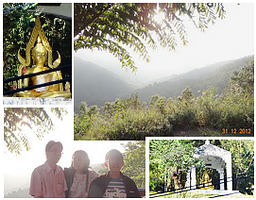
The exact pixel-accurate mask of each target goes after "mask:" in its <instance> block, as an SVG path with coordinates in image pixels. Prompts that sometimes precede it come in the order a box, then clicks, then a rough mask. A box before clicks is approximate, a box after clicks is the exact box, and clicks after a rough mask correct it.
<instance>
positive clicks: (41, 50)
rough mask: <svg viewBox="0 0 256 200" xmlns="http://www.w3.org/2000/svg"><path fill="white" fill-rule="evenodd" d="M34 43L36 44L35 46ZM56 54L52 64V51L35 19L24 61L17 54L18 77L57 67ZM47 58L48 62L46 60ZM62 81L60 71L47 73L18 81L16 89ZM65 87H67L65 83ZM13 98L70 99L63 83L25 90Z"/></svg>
mask: <svg viewBox="0 0 256 200" xmlns="http://www.w3.org/2000/svg"><path fill="white" fill-rule="evenodd" d="M35 43H36V44H35ZM31 49H32V60H33V65H32V66H31V67H28V66H30V62H31V58H30V57H31V56H30V52H31ZM57 53H58V58H57V59H56V60H55V61H54V62H53V63H52V49H51V46H50V44H49V42H48V40H47V38H46V36H45V35H44V32H43V30H42V27H41V23H40V20H39V18H38V17H37V18H36V23H35V27H34V29H33V31H32V34H31V37H30V40H29V42H28V44H27V47H26V59H24V58H23V57H22V56H21V55H20V50H19V52H18V59H19V61H20V63H21V65H20V66H19V68H18V75H19V76H21V75H27V74H34V73H38V72H42V71H46V70H49V69H53V68H56V67H58V66H59V64H60V63H61V56H60V54H59V52H58V51H57ZM47 58H48V60H47ZM46 61H48V66H49V67H47V66H45V63H46ZM61 79H62V74H61V71H54V72H49V73H46V74H40V75H36V76H33V77H29V78H24V80H22V79H20V80H19V81H18V88H23V87H28V86H31V85H32V86H33V85H39V84H44V83H48V82H51V81H57V80H61ZM65 85H69V83H68V82H67V83H66V84H65ZM15 96H19V97H65V98H69V97H71V93H70V90H64V88H63V83H57V84H54V85H49V86H44V87H39V88H35V89H31V90H25V91H22V92H18V93H16V94H15Z"/></svg>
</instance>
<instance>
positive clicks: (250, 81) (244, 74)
mask: <svg viewBox="0 0 256 200" xmlns="http://www.w3.org/2000/svg"><path fill="white" fill-rule="evenodd" d="M237 86H238V87H237ZM231 87H232V89H233V91H236V92H237V91H240V90H239V88H241V89H242V91H243V93H248V94H250V95H251V94H253V92H254V60H252V61H251V62H250V63H248V65H246V66H243V67H242V69H241V70H240V71H239V72H234V74H233V76H231Z"/></svg>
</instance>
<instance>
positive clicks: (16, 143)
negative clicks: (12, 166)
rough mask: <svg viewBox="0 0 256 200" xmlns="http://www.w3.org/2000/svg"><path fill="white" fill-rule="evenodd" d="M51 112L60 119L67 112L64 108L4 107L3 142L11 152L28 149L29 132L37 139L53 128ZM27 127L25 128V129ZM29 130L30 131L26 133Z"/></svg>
mask: <svg viewBox="0 0 256 200" xmlns="http://www.w3.org/2000/svg"><path fill="white" fill-rule="evenodd" d="M51 113H53V114H54V115H55V116H56V117H57V118H59V119H60V120H62V118H63V116H64V115H65V114H67V111H66V110H65V109H64V108H51V109H50V110H47V109H44V108H5V109H4V142H5V144H6V147H7V149H8V150H9V151H10V152H11V153H15V154H20V153H21V151H22V150H27V151H28V150H29V149H30V142H31V137H32V136H31V135H30V134H31V132H32V133H34V134H35V136H36V137H37V138H38V139H41V138H43V137H44V136H45V134H47V133H49V132H50V131H51V130H53V128H54V124H53V121H52V116H51ZM26 128H27V130H26ZM28 130H30V131H31V132H30V133H28V132H29V131H28Z"/></svg>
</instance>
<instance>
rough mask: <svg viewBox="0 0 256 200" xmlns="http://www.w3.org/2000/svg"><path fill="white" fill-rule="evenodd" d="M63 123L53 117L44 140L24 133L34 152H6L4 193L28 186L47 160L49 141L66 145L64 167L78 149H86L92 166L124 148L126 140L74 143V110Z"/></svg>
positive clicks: (62, 159) (68, 164)
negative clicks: (49, 130) (32, 176)
mask: <svg viewBox="0 0 256 200" xmlns="http://www.w3.org/2000/svg"><path fill="white" fill-rule="evenodd" d="M68 111H69V114H68V115H66V116H65V118H64V119H63V121H61V120H59V119H56V118H55V117H53V120H54V124H55V130H54V131H53V132H52V133H50V134H48V135H46V136H45V137H44V138H43V140H42V141H40V140H38V139H37V138H36V137H35V136H34V134H33V133H31V132H29V130H28V129H24V131H25V132H26V133H27V135H28V136H29V141H30V143H31V150H30V151H28V152H26V151H24V152H22V153H21V155H17V156H16V155H14V154H11V153H10V152H8V151H7V150H6V149H5V151H4V160H5V163H4V193H5V194H7V193H9V192H11V191H15V190H17V189H18V188H25V187H29V182H30V176H31V173H32V171H33V170H34V168H35V167H37V166H39V165H41V164H43V163H44V162H45V160H46V157H45V145H46V143H47V142H48V141H49V140H55V141H60V142H62V144H63V155H62V157H61V159H60V161H59V163H58V164H59V165H60V166H62V167H70V165H71V158H72V154H73V153H74V152H75V151H76V150H80V149H81V150H84V151H86V152H87V153H88V155H89V158H90V161H91V164H96V163H103V162H104V159H105V154H106V152H107V151H109V150H110V149H113V148H115V149H119V150H120V151H121V152H123V151H124V148H123V146H122V145H121V144H126V143H127V141H121V142H119V141H73V137H74V135H73V114H72V113H71V109H69V110H68Z"/></svg>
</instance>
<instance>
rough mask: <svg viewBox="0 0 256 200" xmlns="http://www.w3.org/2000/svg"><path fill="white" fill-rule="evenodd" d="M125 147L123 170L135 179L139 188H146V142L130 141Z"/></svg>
mask: <svg viewBox="0 0 256 200" xmlns="http://www.w3.org/2000/svg"><path fill="white" fill-rule="evenodd" d="M124 147H125V152H124V167H123V169H122V171H123V172H124V173H125V174H126V175H127V176H129V177H130V178H131V179H132V180H134V181H135V183H136V185H137V187H138V188H145V142H144V141H136V142H129V143H127V144H126V145H125V146H124Z"/></svg>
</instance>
